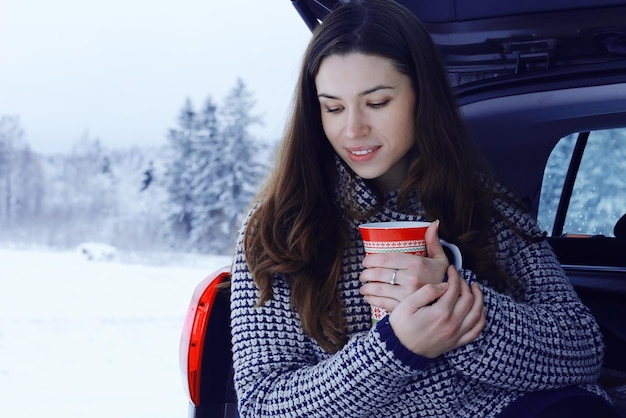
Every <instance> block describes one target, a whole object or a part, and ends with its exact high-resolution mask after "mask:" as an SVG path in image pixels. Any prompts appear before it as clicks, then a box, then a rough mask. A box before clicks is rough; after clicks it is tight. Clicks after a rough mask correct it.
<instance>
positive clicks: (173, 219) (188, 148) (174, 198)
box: [165, 99, 197, 246]
mask: <svg viewBox="0 0 626 418" xmlns="http://www.w3.org/2000/svg"><path fill="white" fill-rule="evenodd" d="M196 127H197V115H196V112H195V111H194V109H193V104H192V103H191V100H190V99H187V100H186V102H185V105H184V107H183V108H182V110H181V111H180V115H179V117H178V128H177V129H171V130H170V132H169V133H168V136H167V137H168V144H169V150H170V153H171V154H170V156H169V157H168V160H167V161H168V162H167V164H166V175H165V182H166V190H167V192H168V195H169V200H168V202H167V206H166V208H165V216H166V219H167V222H168V225H169V226H170V229H169V234H168V237H169V240H170V244H171V245H173V246H178V245H180V244H181V243H186V242H187V240H188V239H189V235H190V233H191V230H192V218H193V205H194V202H193V177H192V171H191V170H190V169H189V163H190V161H191V158H192V155H193V152H194V151H193V142H194V141H193V137H194V135H195V134H196Z"/></svg>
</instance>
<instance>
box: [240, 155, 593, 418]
mask: <svg viewBox="0 0 626 418" xmlns="http://www.w3.org/2000/svg"><path fill="white" fill-rule="evenodd" d="M338 167H339V168H338V169H339V171H340V176H339V177H340V181H339V185H338V187H337V190H336V193H335V200H336V203H337V204H339V205H345V204H346V202H347V200H348V199H357V201H358V202H359V205H360V207H362V208H363V210H367V209H368V208H370V207H371V206H372V205H373V204H375V203H376V198H375V197H374V195H373V193H372V192H371V190H370V189H369V188H368V187H367V185H366V184H365V183H364V182H363V181H361V180H360V179H359V178H357V177H356V176H355V175H354V174H352V172H351V171H349V170H348V169H347V168H345V167H344V166H342V165H341V164H339V165H338ZM413 205H414V208H417V210H418V212H417V213H423V211H421V212H420V210H419V207H420V204H419V202H417V201H414V202H413ZM494 205H495V207H496V208H497V210H498V211H499V212H500V213H501V214H502V215H503V216H504V217H505V218H507V219H509V220H510V221H513V222H514V223H515V224H516V225H517V226H518V227H520V228H522V229H523V230H524V231H527V232H529V233H530V234H531V235H536V234H539V233H540V231H539V229H538V227H537V225H536V224H535V222H534V220H533V219H532V218H531V217H530V216H529V215H528V214H525V213H522V212H519V211H518V210H517V209H516V208H513V207H512V206H511V205H509V204H507V203H505V202H504V201H496V202H494ZM390 220H423V216H419V215H418V216H410V215H407V214H405V213H402V211H400V210H399V209H398V206H397V192H394V193H389V194H387V195H386V196H385V199H384V202H383V208H382V210H381V211H380V212H379V213H377V214H376V215H375V216H373V217H370V218H369V219H367V220H365V221H362V222H374V221H390ZM345 222H346V228H347V229H348V230H349V238H350V242H349V245H347V246H346V248H345V251H344V262H343V271H342V276H341V280H340V283H339V285H338V291H339V292H340V295H341V299H342V301H343V304H344V313H345V317H346V320H347V323H348V336H349V340H348V342H347V343H346V345H345V346H344V347H343V348H342V349H341V350H340V351H338V352H337V353H335V354H329V353H327V352H325V351H324V350H322V349H321V348H320V347H319V345H318V344H317V343H316V342H315V341H314V340H313V339H312V338H310V337H309V336H308V335H306V334H305V333H304V332H303V330H302V327H301V325H300V322H299V318H298V315H297V313H294V312H293V311H292V309H291V305H290V287H289V284H288V282H287V281H286V280H285V279H284V277H282V276H280V275H279V276H278V277H276V278H275V280H274V283H273V298H272V299H271V300H269V301H267V302H265V303H264V304H262V305H261V306H256V304H257V302H258V297H259V291H258V289H257V287H256V286H255V284H254V282H253V280H252V277H251V274H250V272H249V269H248V266H247V264H246V259H245V254H244V251H243V248H242V240H243V231H244V230H245V227H246V222H244V225H243V228H242V230H241V232H240V235H239V240H238V246H237V251H236V254H235V258H234V263H233V270H232V288H231V292H232V293H231V295H232V296H231V310H232V313H231V326H232V341H233V364H234V370H235V388H236V392H237V397H238V402H239V413H240V415H241V416H242V417H384V418H387V417H403V418H406V417H494V416H497V414H498V413H499V412H500V411H501V410H502V409H503V408H504V407H505V406H506V405H508V404H510V403H511V402H512V401H514V400H515V399H517V398H518V397H519V396H521V395H522V394H523V393H525V392H529V391H539V390H548V389H553V388H559V387H566V386H574V385H578V386H581V387H584V388H586V389H588V390H589V391H591V392H594V393H597V394H600V395H602V391H601V389H600V388H598V387H597V386H595V385H594V384H593V382H594V381H595V380H596V378H597V377H598V374H599V371H600V367H601V359H602V354H603V353H602V350H603V345H602V340H601V335H600V332H599V329H598V326H597V324H596V322H595V320H594V318H593V317H592V315H591V314H590V312H589V311H588V309H587V308H586V307H585V306H584V305H583V304H582V303H581V301H580V300H579V299H578V297H577V296H576V293H575V292H574V290H573V288H572V286H571V285H570V283H569V282H568V280H567V278H566V276H565V274H564V272H563V270H562V269H561V267H560V265H559V263H558V261H557V260H556V257H555V256H554V254H553V252H552V250H551V249H550V247H549V246H548V244H547V243H546V242H545V241H541V242H530V241H529V240H525V239H523V238H522V237H520V236H519V235H518V234H516V233H515V232H514V231H513V230H512V229H511V227H510V226H509V225H508V224H507V223H506V222H503V221H502V220H501V219H493V221H492V227H493V229H494V230H495V232H496V237H497V240H496V241H497V242H496V243H495V245H496V248H497V260H498V262H499V264H500V265H501V266H502V267H503V268H504V270H505V271H506V272H508V273H509V274H511V275H512V276H513V277H515V278H517V279H518V280H519V281H520V283H521V284H522V287H520V288H519V289H518V290H515V291H513V292H512V293H510V294H508V293H507V294H503V293H499V292H496V291H495V290H493V289H491V288H490V287H489V286H488V285H486V284H483V283H481V285H480V286H481V289H482V292H483V294H484V304H485V306H486V311H487V323H486V326H485V329H484V330H483V331H482V333H481V334H480V336H479V337H478V338H477V339H476V340H475V341H473V342H471V343H469V344H467V345H465V346H462V347H459V348H457V349H454V350H451V351H449V352H447V353H445V354H443V355H441V356H439V357H437V358H435V359H427V358H424V357H421V356H419V355H416V354H413V353H412V352H410V351H409V350H408V349H407V348H405V347H404V346H402V344H401V343H400V342H399V340H398V338H397V337H396V336H395V334H394V332H393V329H392V328H391V326H390V325H389V322H388V321H386V320H383V321H381V322H379V323H378V324H377V325H376V326H375V327H372V326H371V320H370V309H369V306H368V304H367V303H366V302H365V301H364V300H363V297H362V295H361V294H360V293H359V286H360V282H359V280H358V277H359V273H360V272H361V270H362V269H363V267H362V264H361V262H362V259H363V257H364V252H363V248H362V241H361V238H360V235H359V231H358V224H359V223H361V222H356V221H352V220H349V219H346V220H345ZM461 275H462V277H463V278H464V279H465V280H466V281H467V282H468V283H470V284H471V283H473V282H475V281H476V276H475V275H474V273H473V272H472V271H470V270H467V269H464V270H461Z"/></svg>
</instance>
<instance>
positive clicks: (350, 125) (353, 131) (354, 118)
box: [344, 108, 368, 138]
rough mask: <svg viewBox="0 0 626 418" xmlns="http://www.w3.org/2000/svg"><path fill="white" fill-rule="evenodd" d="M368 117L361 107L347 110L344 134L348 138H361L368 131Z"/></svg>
mask: <svg viewBox="0 0 626 418" xmlns="http://www.w3.org/2000/svg"><path fill="white" fill-rule="evenodd" d="M367 130H368V124H367V118H366V117H365V115H363V113H362V112H361V109H358V108H356V109H351V110H350V111H348V112H347V118H346V125H345V128H344V134H345V136H346V137H348V138H359V137H361V136H363V135H365V134H366V133H367Z"/></svg>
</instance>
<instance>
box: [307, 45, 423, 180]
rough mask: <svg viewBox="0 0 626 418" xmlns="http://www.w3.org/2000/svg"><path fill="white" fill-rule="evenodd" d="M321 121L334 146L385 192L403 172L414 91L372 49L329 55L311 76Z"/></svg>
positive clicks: (411, 132)
mask: <svg viewBox="0 0 626 418" xmlns="http://www.w3.org/2000/svg"><path fill="white" fill-rule="evenodd" d="M315 85H316V87H317V93H318V99H319V102H320V110H321V114H322V125H323V128H324V132H325V133H326V136H327V137H328V140H329V141H330V143H331V145H332V147H333V148H334V149H335V152H336V153H337V154H338V155H339V156H340V157H341V158H342V159H343V160H344V161H345V162H346V163H347V164H348V166H350V168H352V170H353V171H354V172H355V173H356V174H357V175H359V176H360V177H362V178H364V179H371V180H375V181H376V182H377V184H378V185H379V186H380V187H382V189H383V191H385V192H387V191H390V190H394V189H397V188H399V187H400V185H401V184H402V181H403V180H404V179H405V178H406V175H407V173H408V164H409V162H408V161H407V158H406V155H407V152H408V151H409V149H410V148H411V147H412V146H413V142H414V115H415V92H414V91H413V87H412V86H411V80H410V79H409V77H408V76H406V75H405V74H402V73H401V72H399V71H398V70H397V69H396V68H395V67H394V65H393V63H392V61H391V60H389V59H387V58H383V57H380V56H377V55H366V54H361V53H350V54H347V55H330V56H328V57H326V58H324V60H323V61H322V63H321V65H320V68H319V71H318V73H317V76H316V77H315Z"/></svg>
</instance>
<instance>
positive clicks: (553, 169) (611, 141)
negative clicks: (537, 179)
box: [538, 127, 626, 237]
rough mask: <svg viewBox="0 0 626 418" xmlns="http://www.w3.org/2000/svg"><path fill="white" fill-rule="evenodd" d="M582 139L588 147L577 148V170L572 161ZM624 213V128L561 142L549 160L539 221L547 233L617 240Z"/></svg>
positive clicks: (567, 137) (625, 176) (596, 132)
mask: <svg viewBox="0 0 626 418" xmlns="http://www.w3.org/2000/svg"><path fill="white" fill-rule="evenodd" d="M587 134H588V137H587ZM581 137H584V139H585V144H584V146H582V147H581V146H580V145H579V148H578V152H579V156H578V162H579V166H578V167H576V165H577V164H572V161H573V160H576V148H577V145H576V144H577V143H579V142H580V141H581ZM568 170H569V171H570V176H569V177H568ZM568 178H569V183H571V182H572V181H573V187H572V184H570V186H569V190H568V181H566V179H568ZM570 190H571V192H570ZM559 204H561V211H562V214H561V216H558V214H559ZM624 214H626V127H624V128H615V129H606V130H598V131H590V132H588V133H587V132H582V133H581V132H577V133H574V134H571V135H568V136H566V137H564V138H561V140H560V141H559V142H558V143H557V145H556V146H555V147H554V149H553V151H552V153H551V154H550V157H549V159H548V161H547V164H546V168H545V171H544V177H543V182H542V189H541V195H540V201H539V211H538V219H539V222H540V223H541V225H542V226H543V227H544V229H545V230H546V231H547V232H548V235H549V236H562V235H565V236H598V235H601V236H606V237H613V236H614V227H615V224H616V223H617V221H618V220H619V219H620V218H621V217H622V216H623V215H624Z"/></svg>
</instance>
